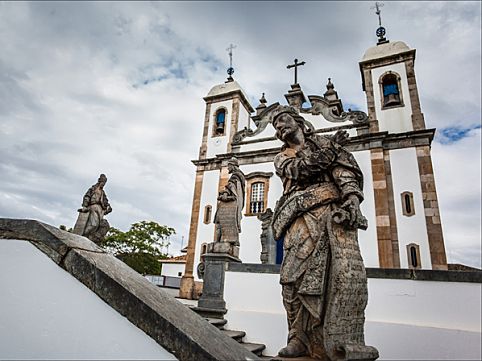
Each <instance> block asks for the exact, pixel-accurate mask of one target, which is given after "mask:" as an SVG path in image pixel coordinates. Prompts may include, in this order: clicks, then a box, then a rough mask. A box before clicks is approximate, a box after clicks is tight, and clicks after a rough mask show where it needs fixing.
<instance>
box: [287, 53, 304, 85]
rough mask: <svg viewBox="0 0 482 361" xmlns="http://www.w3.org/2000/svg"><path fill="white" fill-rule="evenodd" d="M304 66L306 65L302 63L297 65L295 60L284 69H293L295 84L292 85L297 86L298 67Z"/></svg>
mask: <svg viewBox="0 0 482 361" xmlns="http://www.w3.org/2000/svg"><path fill="white" fill-rule="evenodd" d="M305 64H306V63H305V62H304V61H302V62H301V63H298V59H295V63H294V64H291V65H288V66H287V67H286V69H291V68H295V82H294V84H298V67H299V66H301V65H305Z"/></svg>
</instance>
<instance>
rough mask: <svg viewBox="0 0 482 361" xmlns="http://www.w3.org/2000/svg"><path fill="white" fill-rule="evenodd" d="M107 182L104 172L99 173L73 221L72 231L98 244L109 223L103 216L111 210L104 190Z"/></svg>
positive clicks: (107, 229)
mask: <svg viewBox="0 0 482 361" xmlns="http://www.w3.org/2000/svg"><path fill="white" fill-rule="evenodd" d="M106 183H107V177H106V176H105V174H101V175H100V176H99V179H98V180H97V183H96V184H94V185H93V186H92V187H90V188H89V189H88V190H87V192H86V193H85V195H84V198H83V201H82V208H79V209H78V210H77V211H78V212H79V216H78V218H77V222H76V223H75V226H74V230H73V233H75V234H79V235H81V236H85V237H87V238H89V239H90V240H91V241H92V242H94V243H96V244H99V243H101V242H102V241H103V240H104V237H105V235H106V234H107V232H108V231H109V228H110V225H109V222H107V220H106V219H104V216H105V215H107V214H109V213H110V212H112V208H111V206H110V204H109V200H108V199H107V196H106V194H105V191H104V186H105V184H106Z"/></svg>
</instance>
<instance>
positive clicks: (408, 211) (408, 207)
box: [401, 192, 415, 217]
mask: <svg viewBox="0 0 482 361" xmlns="http://www.w3.org/2000/svg"><path fill="white" fill-rule="evenodd" d="M401 197H402V212H403V215H404V216H407V217H410V216H413V215H414V214H415V206H414V203H413V193H412V192H403V193H402V194H401Z"/></svg>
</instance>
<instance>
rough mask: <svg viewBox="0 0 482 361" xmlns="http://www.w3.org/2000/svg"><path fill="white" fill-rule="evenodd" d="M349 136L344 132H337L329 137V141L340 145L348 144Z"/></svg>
mask: <svg viewBox="0 0 482 361" xmlns="http://www.w3.org/2000/svg"><path fill="white" fill-rule="evenodd" d="M349 137H350V135H349V134H348V132H347V131H346V130H338V131H337V132H336V133H335V134H333V135H332V136H331V140H333V141H334V142H335V143H338V144H340V145H345V144H346V143H348V140H349Z"/></svg>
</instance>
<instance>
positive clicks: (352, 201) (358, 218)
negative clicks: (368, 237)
mask: <svg viewBox="0 0 482 361" xmlns="http://www.w3.org/2000/svg"><path fill="white" fill-rule="evenodd" d="M341 208H342V209H344V210H346V211H347V212H348V213H349V214H350V220H349V222H348V224H349V225H350V227H351V228H361V229H366V228H367V225H366V223H367V220H366V218H365V217H364V216H363V214H362V213H361V211H360V200H359V199H358V197H357V196H356V195H354V194H351V195H349V196H348V199H347V200H346V201H345V202H344V203H343V204H342V205H341Z"/></svg>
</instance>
